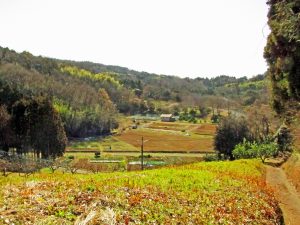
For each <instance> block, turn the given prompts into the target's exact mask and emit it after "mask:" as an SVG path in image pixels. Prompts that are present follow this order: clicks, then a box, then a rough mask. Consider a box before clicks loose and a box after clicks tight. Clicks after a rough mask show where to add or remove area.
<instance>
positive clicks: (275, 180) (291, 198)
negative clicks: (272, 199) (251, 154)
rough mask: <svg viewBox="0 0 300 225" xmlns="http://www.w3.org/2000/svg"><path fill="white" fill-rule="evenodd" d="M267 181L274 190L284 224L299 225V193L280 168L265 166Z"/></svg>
mask: <svg viewBox="0 0 300 225" xmlns="http://www.w3.org/2000/svg"><path fill="white" fill-rule="evenodd" d="M266 179H267V183H268V184H269V185H270V186H272V187H273V188H274V190H275V194H276V198H277V200H278V201H279V205H280V208H281V209H282V212H283V217H284V222H285V224H286V225H300V195H299V194H298V193H297V191H296V189H295V187H294V186H292V185H291V183H290V182H289V181H288V179H287V177H286V175H285V173H284V171H283V170H282V169H281V168H276V167H271V166H267V177H266Z"/></svg>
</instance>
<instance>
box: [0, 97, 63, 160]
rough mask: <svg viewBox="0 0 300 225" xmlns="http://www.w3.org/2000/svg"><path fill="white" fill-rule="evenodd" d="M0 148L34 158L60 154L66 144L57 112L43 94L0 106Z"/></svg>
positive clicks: (53, 156) (52, 156)
mask: <svg viewBox="0 0 300 225" xmlns="http://www.w3.org/2000/svg"><path fill="white" fill-rule="evenodd" d="M0 121H1V124H0V149H2V150H4V151H6V152H8V150H9V149H10V148H12V149H15V151H16V153H17V154H18V155H24V154H28V153H31V154H33V156H35V157H36V158H50V157H51V158H55V157H58V156H62V155H63V153H64V151H65V147H66V144H67V138H66V134H65V131H64V128H63V124H62V121H61V119H60V116H59V114H58V113H57V111H56V110H55V109H54V108H53V106H52V103H51V101H50V100H49V99H47V98H45V97H43V96H37V97H30V98H21V99H19V100H17V101H15V102H11V104H8V105H0Z"/></svg>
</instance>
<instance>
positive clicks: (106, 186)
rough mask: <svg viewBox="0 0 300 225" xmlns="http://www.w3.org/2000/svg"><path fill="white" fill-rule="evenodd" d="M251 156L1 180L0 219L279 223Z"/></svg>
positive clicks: (13, 221) (12, 221) (28, 221)
mask: <svg viewBox="0 0 300 225" xmlns="http://www.w3.org/2000/svg"><path fill="white" fill-rule="evenodd" d="M264 174H265V172H264V167H263V165H262V164H261V163H260V162H259V161H258V160H238V161H234V162H212V163H196V164H190V165H186V166H173V167H167V168H163V169H157V170H149V171H143V172H125V173H106V174H103V173H101V174H74V175H71V174H68V173H65V174H62V173H60V172H55V173H54V174H51V173H48V172H47V171H43V172H41V173H38V174H35V175H33V176H30V177H27V178H25V177H20V176H18V175H17V174H12V175H10V176H8V177H0V185H1V189H0V198H1V201H0V215H1V216H0V224H4V223H6V224H74V223H75V224H80V223H83V222H84V224H280V219H281V213H280V210H279V208H278V203H277V202H276V200H275V199H274V195H273V192H272V191H271V190H270V189H268V187H267V186H266V183H265V175H264Z"/></svg>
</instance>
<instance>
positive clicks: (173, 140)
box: [67, 121, 216, 153]
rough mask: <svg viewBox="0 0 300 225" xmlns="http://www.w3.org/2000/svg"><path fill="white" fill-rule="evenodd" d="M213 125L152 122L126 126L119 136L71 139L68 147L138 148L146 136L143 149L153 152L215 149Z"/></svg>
mask: <svg viewBox="0 0 300 225" xmlns="http://www.w3.org/2000/svg"><path fill="white" fill-rule="evenodd" d="M215 130H216V126H215V125H213V124H191V123H182V122H174V123H167V122H157V121H154V122H150V123H143V124H141V125H140V126H139V127H138V129H127V130H125V131H123V132H122V133H120V134H119V135H113V136H108V137H104V138H95V139H91V140H83V141H75V142H71V144H70V146H69V147H68V149H67V151H68V150H79V151H85V150H99V151H109V150H112V151H124V152H126V151H127V152H128V151H137V152H138V151H139V150H140V146H141V138H142V137H144V140H145V144H144V150H145V151H146V152H147V151H151V152H171V153H172V152H174V153H176V152H177V153H178V152H185V153H189V152H199V153H201V152H212V151H213V136H214V133H215Z"/></svg>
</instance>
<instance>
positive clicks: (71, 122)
mask: <svg viewBox="0 0 300 225" xmlns="http://www.w3.org/2000/svg"><path fill="white" fill-rule="evenodd" d="M0 84H1V89H0V101H1V104H4V105H7V106H8V111H10V110H11V106H12V105H13V104H14V103H15V102H16V100H19V99H20V98H26V97H30V96H39V95H43V96H46V97H47V98H49V99H50V100H51V101H52V102H53V105H54V107H55V108H56V110H58V112H59V113H60V115H61V118H62V120H63V123H64V126H65V130H66V133H67V135H68V136H69V137H85V136H93V135H100V134H105V133H109V132H110V130H111V129H113V128H116V127H117V126H118V122H117V117H118V113H122V114H126V115H133V114H137V113H139V114H146V113H150V114H160V113H180V112H181V111H182V110H183V109H185V110H187V109H189V108H193V107H196V108H202V109H204V108H211V109H221V108H224V109H225V108H226V109H227V108H229V107H234V108H235V109H238V110H241V109H242V108H243V107H244V106H247V105H248V106H249V105H251V104H253V103H255V102H260V103H266V102H267V99H266V97H265V96H266V95H264V94H263V93H265V92H266V81H265V79H264V76H263V75H259V76H256V77H254V78H251V79H247V78H246V77H242V78H235V77H229V76H219V77H216V78H211V79H208V78H196V79H190V78H184V79H181V78H179V77H175V76H165V75H157V74H149V73H146V72H137V71H133V70H129V69H127V68H123V67H118V66H106V65H102V64H96V63H90V62H74V61H66V60H57V59H51V58H45V57H41V56H33V55H32V54H30V53H28V52H22V53H17V52H15V51H13V50H10V49H8V48H1V47H0ZM1 90H2V91H1ZM4 90H5V91H4ZM8 90H10V91H9V92H8ZM8 95H9V96H8ZM13 96H15V97H13ZM16 96H19V97H16ZM224 96H226V98H225V97H224ZM160 101H162V102H163V104H160V105H161V106H158V104H157V102H160Z"/></svg>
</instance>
